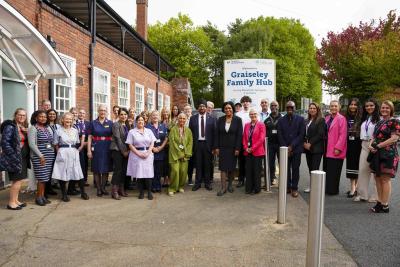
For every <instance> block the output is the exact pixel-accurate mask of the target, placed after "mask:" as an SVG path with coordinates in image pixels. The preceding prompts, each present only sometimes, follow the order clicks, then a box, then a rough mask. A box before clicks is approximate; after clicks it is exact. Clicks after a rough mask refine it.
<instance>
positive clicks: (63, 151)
mask: <svg viewBox="0 0 400 267" xmlns="http://www.w3.org/2000/svg"><path fill="white" fill-rule="evenodd" d="M53 144H54V145H58V147H59V149H58V152H57V157H56V161H55V163H54V167H53V175H52V177H51V178H53V179H57V180H62V181H69V180H80V179H83V173H82V169H81V164H80V162H79V151H78V149H77V148H76V145H77V144H79V134H78V130H76V129H74V128H71V129H70V132H67V131H66V130H65V129H64V127H60V128H58V129H57V130H56V131H55V132H54V141H53ZM68 145H69V146H71V147H66V146H68Z"/></svg>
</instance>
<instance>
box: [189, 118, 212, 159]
mask: <svg viewBox="0 0 400 267" xmlns="http://www.w3.org/2000/svg"><path fill="white" fill-rule="evenodd" d="M204 116H206V125H205V127H206V129H205V137H206V143H207V148H208V152H210V153H211V151H212V150H213V149H214V148H215V129H216V120H215V118H213V117H211V116H210V115H208V114H207V113H204ZM199 119H200V114H196V115H194V116H192V117H190V121H189V128H190V130H191V131H192V135H193V154H194V153H195V152H196V149H197V142H198V140H199Z"/></svg>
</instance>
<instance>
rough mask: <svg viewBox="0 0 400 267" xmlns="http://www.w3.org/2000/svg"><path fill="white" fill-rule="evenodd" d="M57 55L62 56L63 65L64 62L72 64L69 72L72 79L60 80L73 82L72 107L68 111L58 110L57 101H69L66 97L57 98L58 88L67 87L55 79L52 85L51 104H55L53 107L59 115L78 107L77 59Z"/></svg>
mask: <svg viewBox="0 0 400 267" xmlns="http://www.w3.org/2000/svg"><path fill="white" fill-rule="evenodd" d="M57 54H58V55H59V56H60V58H61V60H63V63H64V60H65V61H69V62H71V69H70V70H69V72H70V74H71V77H69V78H60V79H70V80H71V92H70V96H69V99H68V100H69V102H70V107H69V108H68V109H64V110H59V109H57V99H62V100H64V101H65V100H67V99H66V98H65V97H59V96H57V86H65V85H63V84H61V83H57V80H58V79H53V83H52V85H53V86H52V97H51V102H52V103H53V104H52V106H53V108H54V109H55V110H56V111H57V113H58V114H61V113H65V112H68V111H69V109H70V108H72V107H75V106H76V59H75V58H73V57H71V56H68V55H65V54H63V53H59V52H57ZM64 64H65V63H64Z"/></svg>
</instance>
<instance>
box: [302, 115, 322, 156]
mask: <svg viewBox="0 0 400 267" xmlns="http://www.w3.org/2000/svg"><path fill="white" fill-rule="evenodd" d="M308 123H309V120H306V122H305V125H306V127H305V129H306V130H305V131H304V132H305V134H304V142H307V143H310V144H311V148H310V153H311V154H324V152H325V136H326V124H325V119H323V118H321V119H318V120H316V121H315V120H314V121H312V122H311V124H310V126H308V130H307V125H308ZM305 151H307V150H305Z"/></svg>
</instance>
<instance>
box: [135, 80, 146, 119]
mask: <svg viewBox="0 0 400 267" xmlns="http://www.w3.org/2000/svg"><path fill="white" fill-rule="evenodd" d="M137 89H140V90H141V98H142V99H141V101H140V99H139V98H140V97H138V96H139V95H138V90H137ZM144 101H145V99H144V86H143V85H141V84H139V83H135V109H136V113H137V114H139V113H140V112H142V111H144Z"/></svg>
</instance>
